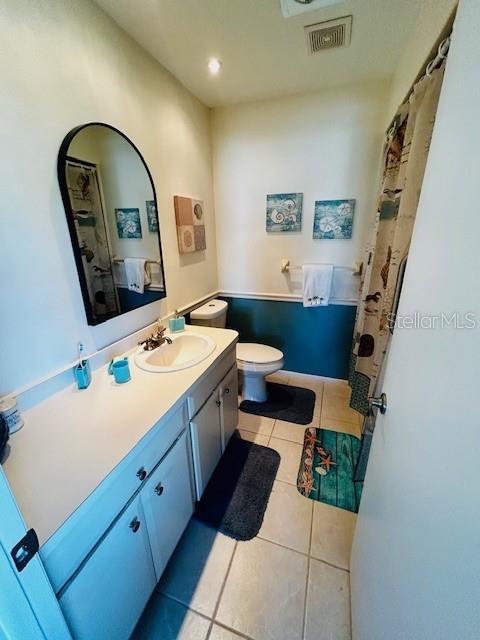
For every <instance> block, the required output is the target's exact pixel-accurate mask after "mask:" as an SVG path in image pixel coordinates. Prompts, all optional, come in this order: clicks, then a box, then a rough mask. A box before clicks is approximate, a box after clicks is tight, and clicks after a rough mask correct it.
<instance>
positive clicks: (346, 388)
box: [324, 378, 352, 403]
mask: <svg viewBox="0 0 480 640" xmlns="http://www.w3.org/2000/svg"><path fill="white" fill-rule="evenodd" d="M324 391H325V393H329V394H331V395H336V396H341V397H342V398H345V399H346V400H347V403H348V402H350V394H351V392H352V390H351V388H350V385H349V384H348V382H347V381H346V380H334V379H333V378H330V379H328V380H325V382H324Z"/></svg>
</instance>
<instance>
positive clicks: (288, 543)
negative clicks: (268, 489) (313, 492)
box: [258, 482, 314, 553]
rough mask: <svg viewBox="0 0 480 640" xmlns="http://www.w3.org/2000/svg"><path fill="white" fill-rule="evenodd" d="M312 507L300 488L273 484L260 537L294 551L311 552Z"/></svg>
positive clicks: (279, 483)
mask: <svg viewBox="0 0 480 640" xmlns="http://www.w3.org/2000/svg"><path fill="white" fill-rule="evenodd" d="M313 504H314V503H313V501H312V500H308V499H307V498H304V497H303V496H302V495H301V494H300V493H299V492H298V491H297V487H294V486H293V485H291V484H287V483H285V482H274V483H273V489H272V493H271V494H270V499H269V501H268V506H267V510H266V512H265V517H264V519H263V524H262V528H261V529H260V531H259V534H258V535H259V536H260V537H261V538H265V539H266V540H270V541H271V542H277V543H278V544H282V545H284V546H285V547H289V548H290V549H294V550H295V551H300V552H301V553H308V549H309V543H310V529H311V523H312V507H313Z"/></svg>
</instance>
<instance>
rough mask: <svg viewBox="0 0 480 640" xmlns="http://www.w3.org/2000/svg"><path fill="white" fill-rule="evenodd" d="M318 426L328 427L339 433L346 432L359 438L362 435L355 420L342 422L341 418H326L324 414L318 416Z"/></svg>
mask: <svg viewBox="0 0 480 640" xmlns="http://www.w3.org/2000/svg"><path fill="white" fill-rule="evenodd" d="M320 426H321V427H322V429H330V431H339V432H340V433H348V434H349V435H351V436H355V437H356V438H360V437H361V435H362V431H361V427H360V424H359V423H358V421H357V422H344V421H343V420H335V418H326V417H325V415H322V416H321V417H320Z"/></svg>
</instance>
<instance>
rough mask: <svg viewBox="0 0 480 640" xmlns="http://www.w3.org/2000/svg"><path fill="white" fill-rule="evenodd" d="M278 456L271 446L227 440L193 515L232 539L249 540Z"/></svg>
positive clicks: (259, 517)
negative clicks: (226, 444)
mask: <svg viewBox="0 0 480 640" xmlns="http://www.w3.org/2000/svg"><path fill="white" fill-rule="evenodd" d="M279 464H280V455H279V454H278V453H277V452H276V451H274V450H273V449H269V448H268V447H262V446H261V445H258V444H254V443H253V442H248V441H247V440H242V439H241V438H240V436H239V435H237V433H235V434H234V435H233V436H232V438H231V440H230V442H229V443H228V446H227V448H226V449H225V453H224V454H223V456H222V458H221V460H220V462H219V463H218V466H217V468H216V469H215V471H214V472H213V475H212V477H211V479H210V482H209V483H208V485H207V488H206V489H205V491H204V493H203V496H202V499H201V500H200V502H199V503H198V504H197V508H196V510H195V517H196V518H197V519H198V520H201V521H202V522H203V523H205V524H206V525H208V526H210V527H213V528H214V529H218V531H221V532H222V533H224V534H225V535H227V536H229V537H230V538H235V540H251V539H252V538H254V537H255V536H256V535H257V533H258V532H259V531H260V527H261V526H262V522H263V516H264V514H265V509H266V508H267V504H268V499H269V498H270V493H271V491H272V486H273V481H274V480H275V476H276V475H277V470H278V466H279Z"/></svg>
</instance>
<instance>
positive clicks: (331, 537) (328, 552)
mask: <svg viewBox="0 0 480 640" xmlns="http://www.w3.org/2000/svg"><path fill="white" fill-rule="evenodd" d="M356 522H357V514H356V513H352V512H351V511H345V509H339V508H337V507H332V506H330V505H329V504H323V503H322V502H317V501H315V502H314V507H313V527H312V548H311V551H310V554H311V556H312V557H314V558H317V559H318V560H325V562H330V563H331V564H334V565H335V566H337V567H341V568H342V569H349V568H350V550H351V548H352V540H353V533H354V531H355V524H356Z"/></svg>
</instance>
